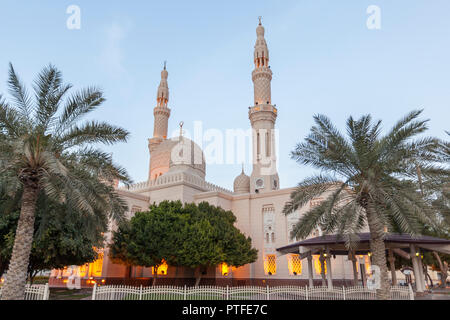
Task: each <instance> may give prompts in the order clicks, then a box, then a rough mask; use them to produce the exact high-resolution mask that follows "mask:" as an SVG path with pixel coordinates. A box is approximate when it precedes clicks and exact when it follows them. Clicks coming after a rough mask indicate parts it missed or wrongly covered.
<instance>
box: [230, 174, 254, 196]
mask: <svg viewBox="0 0 450 320" xmlns="http://www.w3.org/2000/svg"><path fill="white" fill-rule="evenodd" d="M233 186H234V192H235V193H250V177H249V176H248V175H246V174H245V173H244V170H243V169H242V173H241V174H240V175H238V176H237V177H236V179H234V184H233Z"/></svg>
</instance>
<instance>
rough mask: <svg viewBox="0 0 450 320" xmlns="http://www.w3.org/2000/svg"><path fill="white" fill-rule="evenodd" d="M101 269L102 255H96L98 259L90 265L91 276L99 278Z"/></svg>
mask: <svg viewBox="0 0 450 320" xmlns="http://www.w3.org/2000/svg"><path fill="white" fill-rule="evenodd" d="M102 269H103V253H100V254H99V255H98V259H97V260H95V261H94V262H93V263H91V270H92V276H94V277H101V276H102Z"/></svg>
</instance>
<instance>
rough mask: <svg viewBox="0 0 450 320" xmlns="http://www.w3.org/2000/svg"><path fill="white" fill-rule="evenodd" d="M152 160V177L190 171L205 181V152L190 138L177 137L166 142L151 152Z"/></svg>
mask: <svg viewBox="0 0 450 320" xmlns="http://www.w3.org/2000/svg"><path fill="white" fill-rule="evenodd" d="M150 160H151V161H150V172H151V175H150V176H151V177H153V176H155V175H156V176H159V174H157V172H167V171H172V172H174V171H190V172H191V173H193V174H195V175H198V176H199V177H201V178H202V179H205V172H206V164H205V156H204V154H203V151H202V150H201V149H200V147H199V146H198V145H197V144H196V143H195V142H193V141H192V140H190V139H188V138H185V137H181V139H180V137H176V138H172V139H167V140H164V141H163V142H161V144H160V145H158V146H157V147H156V148H155V150H153V151H152V152H151V159H150ZM164 168H166V169H164Z"/></svg>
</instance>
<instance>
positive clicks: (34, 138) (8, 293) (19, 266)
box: [0, 64, 129, 300]
mask: <svg viewBox="0 0 450 320" xmlns="http://www.w3.org/2000/svg"><path fill="white" fill-rule="evenodd" d="M8 88H9V92H10V94H11V96H12V103H11V104H9V103H7V102H6V101H5V99H4V98H3V97H2V96H0V187H2V188H5V190H7V191H8V192H9V193H10V194H11V195H12V194H14V193H16V192H17V190H19V189H21V190H22V202H21V210H20V218H19V222H18V226H17V230H16V234H15V239H14V246H13V252H12V256H11V260H10V264H9V269H8V271H7V274H6V280H5V284H4V286H3V291H2V299H3V300H11V299H23V298H24V288H25V282H26V277H27V267H28V262H29V256H30V250H31V245H32V241H33V228H34V220H35V211H36V201H37V198H38V194H39V192H40V191H43V192H45V194H46V195H47V196H48V197H50V198H52V199H55V200H58V201H59V202H61V203H65V204H67V205H70V206H73V208H74V209H76V210H79V211H80V212H83V214H85V215H95V214H96V212H99V211H100V212H108V214H109V215H110V217H111V218H116V219H120V218H121V217H122V215H123V213H124V211H125V210H126V205H125V203H124V202H123V200H121V199H120V197H119V196H118V194H117V193H115V191H114V187H113V184H114V182H115V181H124V182H129V178H128V175H127V173H126V171H125V170H124V169H123V168H121V167H119V166H117V165H115V164H113V162H112V159H111V155H110V154H108V153H105V152H103V151H101V150H99V149H96V148H94V147H92V146H89V145H90V144H98V143H101V144H107V145H108V144H114V143H116V142H125V141H126V140H127V137H128V132H127V131H125V130H124V129H122V128H120V127H115V126H112V125H109V124H108V123H105V122H97V121H86V122H84V123H80V120H81V119H82V118H83V117H84V116H86V115H87V114H88V113H89V112H91V111H93V110H95V109H96V108H97V107H98V106H100V105H101V104H102V103H103V102H104V100H105V99H104V98H103V94H102V92H101V91H100V90H99V89H97V88H95V87H89V88H86V89H82V90H80V91H78V92H76V93H73V94H71V95H70V96H68V92H69V90H70V89H71V88H72V85H70V84H63V82H62V76H61V72H60V71H58V70H57V69H56V68H55V67H54V66H52V65H49V66H48V67H45V68H44V69H43V70H42V71H41V72H40V73H39V75H38V77H37V78H36V80H35V82H34V85H33V96H30V95H29V94H28V91H27V90H26V88H25V87H24V85H23V84H22V83H21V82H20V80H19V78H18V77H17V75H16V72H15V71H14V68H13V66H12V64H10V65H9V80H8Z"/></svg>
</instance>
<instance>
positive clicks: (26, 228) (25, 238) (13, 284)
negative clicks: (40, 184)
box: [2, 184, 39, 300]
mask: <svg viewBox="0 0 450 320" xmlns="http://www.w3.org/2000/svg"><path fill="white" fill-rule="evenodd" d="M38 193H39V189H38V188H37V186H36V185H35V184H31V185H24V190H23V195H22V207H21V210H20V217H19V222H18V224H17V230H16V236H15V239H14V246H13V252H12V255H11V260H10V262H9V268H8V271H7V273H6V280H5V285H4V286H3V291H2V300H23V299H24V298H25V285H26V281H27V273H28V263H29V260H30V252H31V246H32V244H33V234H34V215H35V209H36V201H37V197H38Z"/></svg>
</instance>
